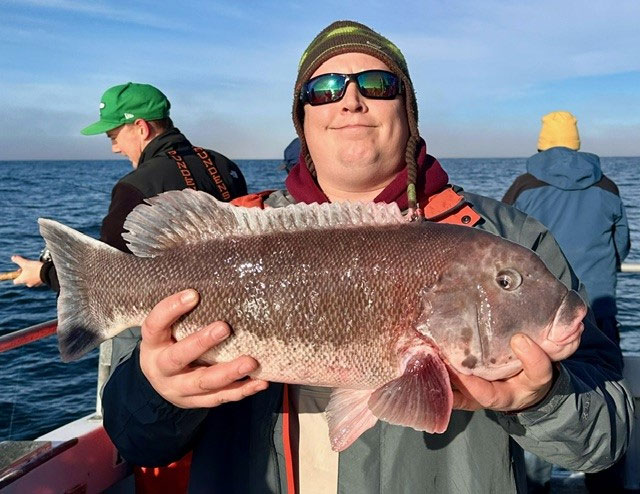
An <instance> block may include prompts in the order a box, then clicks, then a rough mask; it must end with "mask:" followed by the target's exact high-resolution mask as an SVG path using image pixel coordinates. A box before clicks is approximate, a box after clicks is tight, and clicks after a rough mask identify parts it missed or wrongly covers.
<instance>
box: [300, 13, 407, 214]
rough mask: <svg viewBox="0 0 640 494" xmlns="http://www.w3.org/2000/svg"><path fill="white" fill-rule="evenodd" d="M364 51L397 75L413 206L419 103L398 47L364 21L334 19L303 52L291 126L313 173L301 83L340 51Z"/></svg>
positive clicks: (313, 167) (340, 52) (313, 173)
mask: <svg viewBox="0 0 640 494" xmlns="http://www.w3.org/2000/svg"><path fill="white" fill-rule="evenodd" d="M354 52H355V53H365V54H367V55H371V56H373V57H375V58H377V59H379V60H381V61H382V62H384V63H385V64H386V65H387V66H388V67H389V69H390V70H391V72H393V73H394V74H396V75H398V76H400V79H401V80H402V92H403V97H404V102H405V109H406V112H407V121H408V123H409V139H408V141H407V147H406V151H405V162H406V165H407V171H408V179H407V181H408V187H407V192H408V194H409V204H410V206H412V205H415V183H416V173H417V165H416V155H417V151H418V145H419V142H420V136H419V133H418V104H417V102H416V95H415V92H414V90H413V84H412V83H411V77H410V76H409V69H408V67H407V62H406V60H405V59H404V55H402V52H401V51H400V49H399V48H398V47H397V46H396V45H394V44H393V43H392V42H391V41H389V40H388V39H387V38H385V37H384V36H382V35H380V34H378V33H376V32H375V31H373V30H372V29H370V28H369V27H367V26H365V25H364V24H360V23H358V22H354V21H337V22H334V23H332V24H331V25H329V26H328V27H326V28H325V29H323V30H322V31H321V32H320V34H318V35H317V36H316V37H315V38H314V39H313V41H312V42H311V44H310V45H309V46H308V47H307V49H306V50H305V51H304V53H303V54H302V58H301V59H300V63H299V64H298V78H297V80H296V85H295V89H294V92H293V112H292V114H293V125H294V126H295V129H296V132H297V134H298V137H300V143H301V152H302V154H303V156H304V159H305V163H306V165H307V168H309V171H310V172H311V173H312V175H314V176H315V166H314V164H313V161H312V159H311V156H310V154H309V149H308V148H307V142H306V140H305V138H304V126H303V122H304V104H303V103H302V101H301V99H300V96H301V92H302V86H303V85H304V84H305V83H306V82H307V81H308V80H309V79H310V78H311V75H312V74H313V73H314V72H315V71H316V70H317V69H318V67H320V65H322V64H323V63H324V62H326V61H327V60H329V59H330V58H332V57H335V56H336V55H341V54H343V53H354Z"/></svg>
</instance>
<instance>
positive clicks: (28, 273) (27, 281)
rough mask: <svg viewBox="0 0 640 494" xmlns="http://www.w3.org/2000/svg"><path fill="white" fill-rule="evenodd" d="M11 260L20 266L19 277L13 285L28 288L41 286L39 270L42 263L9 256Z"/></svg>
mask: <svg viewBox="0 0 640 494" xmlns="http://www.w3.org/2000/svg"><path fill="white" fill-rule="evenodd" d="M11 260H12V261H13V262H15V263H16V264H17V265H18V266H20V269H21V271H22V272H21V273H20V275H19V276H18V277H17V278H15V279H14V280H13V284H14V285H27V286H28V287H29V288H31V287H34V286H40V285H42V280H41V279H40V269H42V264H43V263H42V262H40V261H33V260H31V259H25V258H24V257H22V256H11Z"/></svg>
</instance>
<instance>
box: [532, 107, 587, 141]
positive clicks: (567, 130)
mask: <svg viewBox="0 0 640 494" xmlns="http://www.w3.org/2000/svg"><path fill="white" fill-rule="evenodd" d="M577 123H578V120H577V119H576V117H574V116H573V115H572V114H571V113H569V112H568V111H554V112H551V113H547V114H546V115H545V116H544V117H542V129H540V137H539V138H538V149H539V150H540V151H546V150H547V149H549V148H554V147H558V146H562V147H565V148H569V149H573V150H575V151H577V150H578V149H580V136H579V135H578V126H577Z"/></svg>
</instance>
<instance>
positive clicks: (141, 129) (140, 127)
mask: <svg viewBox="0 0 640 494" xmlns="http://www.w3.org/2000/svg"><path fill="white" fill-rule="evenodd" d="M133 125H135V126H136V132H137V133H138V134H139V135H140V136H141V137H142V140H144V141H147V140H150V139H152V138H153V136H152V134H153V128H152V127H151V125H149V122H147V121H146V120H145V119H143V118H138V119H136V120H135V121H134V122H133Z"/></svg>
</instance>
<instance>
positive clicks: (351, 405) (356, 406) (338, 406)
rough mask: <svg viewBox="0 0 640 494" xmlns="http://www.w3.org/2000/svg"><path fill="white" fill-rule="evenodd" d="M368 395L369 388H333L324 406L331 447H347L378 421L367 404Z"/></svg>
mask: <svg viewBox="0 0 640 494" xmlns="http://www.w3.org/2000/svg"><path fill="white" fill-rule="evenodd" d="M370 396H371V390H370V389H364V390H363V389H334V390H333V392H332V393H331V398H330V399H329V404H328V405H327V408H326V414H327V422H328V423H329V437H330V440H331V449H333V450H334V451H343V450H345V449H347V448H348V447H349V446H351V443H353V442H354V441H355V440H356V439H358V437H360V434H362V433H363V432H364V431H366V430H367V429H370V428H371V427H373V426H374V425H375V423H376V422H377V421H378V419H377V418H376V417H375V415H373V413H371V410H369V406H368V405H367V401H368V400H369V397H370Z"/></svg>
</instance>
